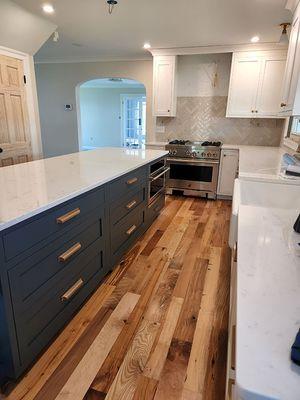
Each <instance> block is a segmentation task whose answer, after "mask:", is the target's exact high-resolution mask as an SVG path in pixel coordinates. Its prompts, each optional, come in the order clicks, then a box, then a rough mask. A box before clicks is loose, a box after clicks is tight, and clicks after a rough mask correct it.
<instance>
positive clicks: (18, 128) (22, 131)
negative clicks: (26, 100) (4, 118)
mask: <svg viewBox="0 0 300 400" xmlns="http://www.w3.org/2000/svg"><path fill="white" fill-rule="evenodd" d="M10 104H11V108H12V114H13V127H14V134H15V137H14V139H15V143H18V142H22V143H23V142H26V141H27V135H26V121H25V116H24V104H23V100H22V97H21V95H19V94H17V93H13V94H11V96H10Z"/></svg>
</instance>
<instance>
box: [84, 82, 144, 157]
mask: <svg viewBox="0 0 300 400" xmlns="http://www.w3.org/2000/svg"><path fill="white" fill-rule="evenodd" d="M77 100H78V116H79V118H78V125H79V150H90V149H94V148H97V147H126V148H142V147H143V146H144V145H145V141H146V89H145V86H144V85H143V84H142V83H140V82H138V81H136V80H133V79H123V78H99V79H93V80H89V81H87V82H84V83H82V84H81V85H80V86H79V87H78V88H77Z"/></svg>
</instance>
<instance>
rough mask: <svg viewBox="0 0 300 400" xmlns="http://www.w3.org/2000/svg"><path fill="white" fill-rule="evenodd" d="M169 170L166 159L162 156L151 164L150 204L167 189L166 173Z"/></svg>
mask: <svg viewBox="0 0 300 400" xmlns="http://www.w3.org/2000/svg"><path fill="white" fill-rule="evenodd" d="M167 172H169V167H168V166H167V163H166V159H165V158H162V159H160V160H158V161H155V162H154V163H153V164H151V165H150V177H149V190H148V193H149V194H148V196H149V197H148V204H149V205H150V204H151V203H153V201H154V200H155V199H156V198H157V197H159V196H160V195H161V194H162V193H165V191H166V174H167Z"/></svg>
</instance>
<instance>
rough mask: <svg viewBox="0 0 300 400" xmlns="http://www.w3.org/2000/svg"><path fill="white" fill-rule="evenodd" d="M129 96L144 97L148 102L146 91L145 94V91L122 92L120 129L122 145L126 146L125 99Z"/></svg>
mask: <svg viewBox="0 0 300 400" xmlns="http://www.w3.org/2000/svg"><path fill="white" fill-rule="evenodd" d="M128 97H129V98H130V97H131V98H136V97H144V98H145V100H146V102H147V96H146V93H145V94H144V93H130V94H125V93H122V94H120V101H121V118H120V122H121V124H120V131H121V143H122V146H124V124H125V121H124V99H127V98H128ZM146 105H147V103H146ZM146 118H147V116H146ZM145 123H147V120H146V121H145Z"/></svg>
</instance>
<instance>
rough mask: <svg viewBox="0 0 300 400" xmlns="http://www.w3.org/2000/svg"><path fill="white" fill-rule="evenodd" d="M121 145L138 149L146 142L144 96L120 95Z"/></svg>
mask: <svg viewBox="0 0 300 400" xmlns="http://www.w3.org/2000/svg"><path fill="white" fill-rule="evenodd" d="M121 104H122V138H123V146H124V147H129V148H133V149H140V148H142V146H143V145H144V144H145V142H146V96H143V95H135V94H132V95H121Z"/></svg>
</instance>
